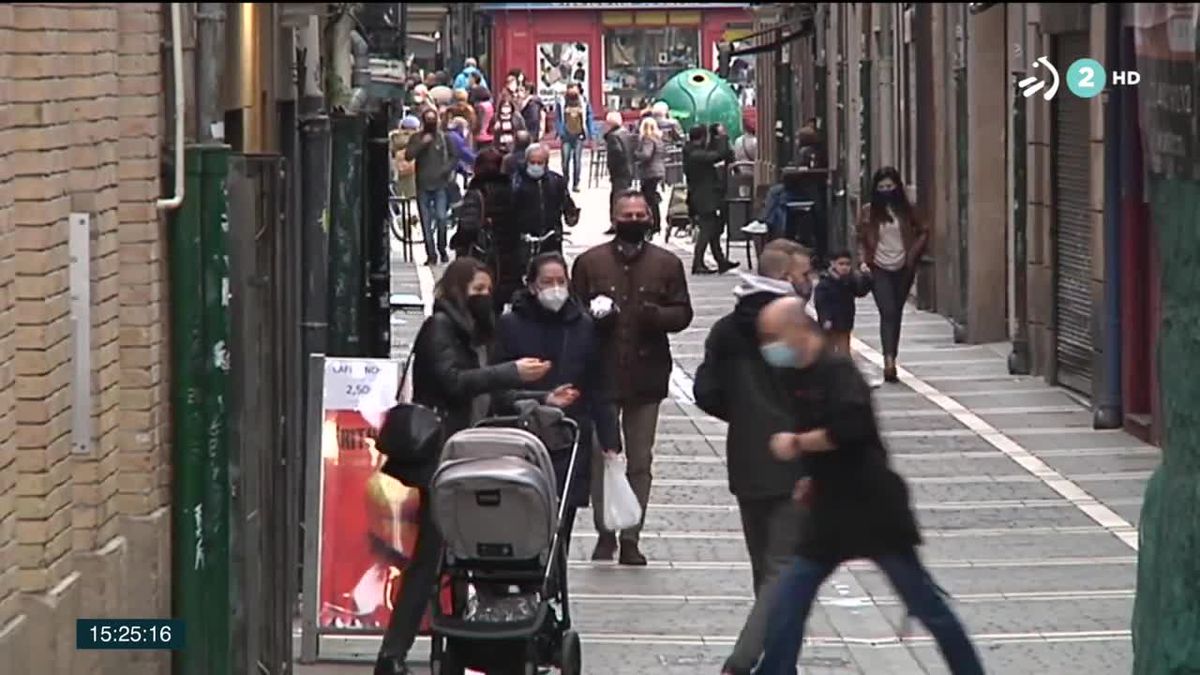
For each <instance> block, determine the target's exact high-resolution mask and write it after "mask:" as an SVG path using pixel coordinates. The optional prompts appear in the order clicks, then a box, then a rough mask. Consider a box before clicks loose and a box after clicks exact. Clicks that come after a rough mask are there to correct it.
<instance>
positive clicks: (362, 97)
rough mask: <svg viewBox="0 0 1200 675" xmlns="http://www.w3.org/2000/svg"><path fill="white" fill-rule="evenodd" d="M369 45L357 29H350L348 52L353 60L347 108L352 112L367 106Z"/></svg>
mask: <svg viewBox="0 0 1200 675" xmlns="http://www.w3.org/2000/svg"><path fill="white" fill-rule="evenodd" d="M370 50H371V48H370V45H368V44H367V40H366V38H364V37H363V36H362V33H360V32H358V31H357V30H352V31H350V53H351V54H352V57H353V60H352V61H351V68H352V70H351V73H350V86H351V88H352V89H351V94H350V105H348V106H347V110H349V111H350V112H352V113H358V112H362V111H363V110H365V109H366V107H367V102H368V101H369V99H370V92H369V87H370V86H371V55H370Z"/></svg>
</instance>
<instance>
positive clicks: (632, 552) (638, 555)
mask: <svg viewBox="0 0 1200 675" xmlns="http://www.w3.org/2000/svg"><path fill="white" fill-rule="evenodd" d="M617 562H619V563H621V564H622V565H629V566H631V567H645V566H646V563H647V560H646V556H644V555H642V552H641V551H639V550H638V545H637V543H635V542H632V541H629V542H621V556H620V558H618V560H617Z"/></svg>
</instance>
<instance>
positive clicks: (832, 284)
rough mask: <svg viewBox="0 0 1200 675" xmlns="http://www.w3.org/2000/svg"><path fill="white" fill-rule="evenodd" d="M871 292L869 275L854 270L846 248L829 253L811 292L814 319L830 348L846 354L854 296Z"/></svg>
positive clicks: (847, 351) (848, 347) (848, 345)
mask: <svg viewBox="0 0 1200 675" xmlns="http://www.w3.org/2000/svg"><path fill="white" fill-rule="evenodd" d="M870 292H871V276H870V275H869V274H864V273H862V272H857V271H855V270H854V266H853V264H852V261H851V258H850V252H849V251H847V250H841V251H837V252H835V253H834V254H833V258H832V260H831V261H830V264H829V269H828V270H827V271H825V272H824V273H823V274H822V275H821V281H820V283H818V284H817V288H816V291H815V292H814V293H813V300H814V302H815V304H816V306H817V321H818V322H820V324H821V328H822V329H824V331H825V332H826V333H828V334H829V341H830V343H831V344H832V345H833V348H834V351H837V352H839V353H842V354H846V355H847V356H849V354H850V334H851V333H852V332H853V331H854V300H855V298H861V297H863V296H865V295H866V294H868V293H870Z"/></svg>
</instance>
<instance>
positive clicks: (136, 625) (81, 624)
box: [75, 619, 187, 650]
mask: <svg viewBox="0 0 1200 675" xmlns="http://www.w3.org/2000/svg"><path fill="white" fill-rule="evenodd" d="M185 628H186V626H185V624H184V622H183V621H182V620H181V619H76V620H75V648H76V649H126V650H133V649H145V650H177V649H182V648H183V645H184V640H185V639H186V637H187V631H186V630H185Z"/></svg>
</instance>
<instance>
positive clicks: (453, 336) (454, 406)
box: [375, 258, 553, 675]
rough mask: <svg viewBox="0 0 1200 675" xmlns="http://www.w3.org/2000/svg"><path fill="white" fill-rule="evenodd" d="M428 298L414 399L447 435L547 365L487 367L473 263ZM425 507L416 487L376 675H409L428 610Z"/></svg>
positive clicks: (485, 299) (487, 280) (481, 274)
mask: <svg viewBox="0 0 1200 675" xmlns="http://www.w3.org/2000/svg"><path fill="white" fill-rule="evenodd" d="M434 297H435V302H434V306H433V314H432V315H431V316H430V317H429V318H428V319H426V320H425V323H424V324H423V325H422V326H421V329H420V331H418V333H417V339H416V342H415V344H414V345H413V360H412V383H413V395H412V398H413V401H414V402H415V403H419V404H421V405H423V406H425V407H427V408H431V409H433V410H436V411H437V412H438V413H439V414H440V415H441V418H442V423H443V425H444V437H445V438H449V437H450V436H451V435H452V434H454V433H455V432H457V431H460V430H462V429H465V428H467V427H469V426H471V425H472V424H474V423H475V422H478V421H479V420H480V419H482V418H483V417H485V416H486V415H487V414H488V410H489V409H490V407H491V398H492V396H494V395H498V394H502V393H503V392H505V391H507V390H513V389H517V388H520V387H521V386H522V385H529V384H531V383H535V382H538V381H539V380H541V379H542V378H543V377H545V375H546V374H547V373H548V372H550V370H551V368H552V366H553V364H551V363H550V362H548V361H543V360H541V359H535V358H522V359H517V360H515V361H506V362H503V363H495V364H492V365H488V361H487V358H486V356H487V352H488V348H489V345H490V343H491V341H492V337H493V336H494V334H495V317H496V315H495V311H494V309H493V306H492V277H491V274H490V272H489V271H488V269H487V267H486V266H484V264H483V263H481V262H479V261H478V260H476V259H474V258H458V259H457V260H455V261H454V262H453V263H451V264H450V265H449V266H448V267H447V268H446V271H445V272H444V273H443V274H442V278H441V280H440V281H438V285H437V288H436V289H435V291H434ZM428 505H429V499H428V493H427V491H425V490H424V489H422V490H421V507H420V513H419V516H418V517H419V523H420V526H419V527H420V529H419V530H418V534H417V544H416V550H415V552H414V554H413V558H412V560H411V562H410V563H409V565H408V567H407V569H405V571H404V585H403V586H402V587H401V589H400V597H399V598H398V599H397V601H396V605H395V607H394V608H393V609H392V618H391V621H390V622H389V623H388V628H387V632H385V633H384V636H383V644H382V646H381V647H380V650H379V659H378V660H377V661H376V664H375V674H376V675H403V674H406V673H410V672H411V671H410V670H409V669H408V667H407V666H406V665H405V659H406V658H407V656H408V650H409V649H411V648H412V644H413V640H414V639H415V638H416V635H417V629H418V628H419V626H420V623H421V618H422V616H424V614H425V610H426V608H427V607H428V605H429V600H430V595H431V590H432V589H433V586H434V582H435V581H436V579H435V576H436V574H437V560H438V554H439V553H440V552H441V548H442V539H441V536H440V535H439V534H438V531H437V528H436V526H435V525H434V524H433V519H432V518H431V515H430V511H429V506H428Z"/></svg>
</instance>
